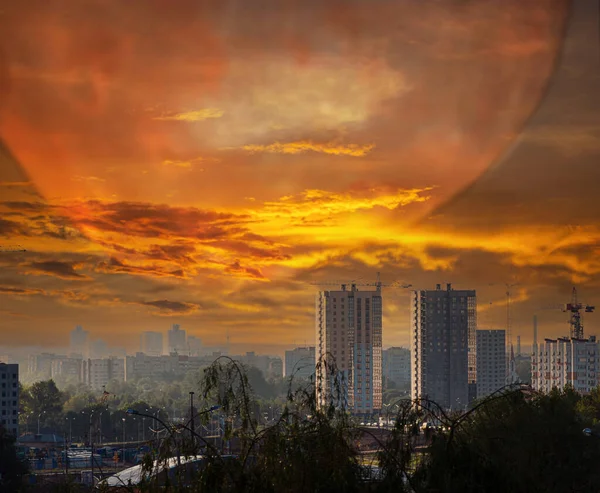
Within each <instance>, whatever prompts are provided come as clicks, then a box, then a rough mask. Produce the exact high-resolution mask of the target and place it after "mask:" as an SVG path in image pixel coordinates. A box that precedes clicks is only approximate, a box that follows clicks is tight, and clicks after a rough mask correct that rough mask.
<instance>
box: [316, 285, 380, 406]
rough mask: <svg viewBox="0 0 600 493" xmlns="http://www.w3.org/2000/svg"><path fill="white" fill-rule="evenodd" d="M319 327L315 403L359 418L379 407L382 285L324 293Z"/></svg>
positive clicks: (320, 296)
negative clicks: (365, 288) (343, 409)
mask: <svg viewBox="0 0 600 493" xmlns="http://www.w3.org/2000/svg"><path fill="white" fill-rule="evenodd" d="M315 325H316V339H317V341H316V352H315V359H316V387H317V388H316V390H317V403H318V404H319V405H320V406H324V405H327V404H329V403H331V402H333V403H334V404H335V405H338V406H341V407H345V408H347V409H349V410H351V411H353V412H354V413H356V414H369V413H372V412H373V411H375V410H379V409H381V400H382V389H381V379H382V378H381V339H382V338H381V336H382V297H381V284H378V285H377V286H376V290H375V291H359V290H358V289H357V287H356V285H354V284H353V285H351V289H350V290H347V289H346V286H345V285H342V289H341V290H340V291H321V292H320V293H319V294H318V295H317V299H316V320H315ZM325 362H326V365H325V364H324V363H325Z"/></svg>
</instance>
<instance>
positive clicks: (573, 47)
mask: <svg viewBox="0 0 600 493" xmlns="http://www.w3.org/2000/svg"><path fill="white" fill-rule="evenodd" d="M522 3H523V2H517V1H510V2H507V3H506V5H505V6H504V8H505V9H507V10H506V12H508V14H507V15H506V17H510V18H511V19H510V22H509V21H508V20H507V19H505V17H504V16H501V15H499V11H498V10H497V7H494V4H493V2H478V3H470V4H469V5H465V7H464V8H463V9H459V10H458V11H457V13H454V12H453V13H451V15H447V12H446V11H445V10H443V9H442V7H439V8H438V7H436V6H435V5H434V4H432V5H431V6H430V7H428V8H427V9H424V10H423V12H421V13H420V16H421V17H422V19H423V20H424V21H425V22H424V24H425V25H423V23H417V22H415V23H414V26H413V27H411V28H410V31H408V32H406V31H402V30H401V29H400V27H401V26H399V25H397V24H395V23H396V22H397V21H396V20H394V19H399V18H402V15H399V14H403V15H405V16H406V18H416V17H415V16H416V14H415V12H414V11H412V10H410V8H409V7H407V6H406V5H408V4H406V5H403V4H402V3H401V2H399V3H398V7H390V6H389V5H384V3H382V5H381V6H377V7H374V8H373V10H372V11H371V12H370V13H368V15H367V14H366V13H365V12H363V11H362V10H361V6H360V5H358V4H357V5H355V6H353V7H348V8H347V10H346V11H345V13H344V15H341V16H339V17H337V16H333V17H335V19H337V20H334V19H332V16H331V15H329V14H328V12H329V11H327V9H326V8H324V10H321V9H320V8H319V9H317V8H316V7H314V6H307V7H304V8H305V9H306V10H303V11H302V13H303V14H305V16H304V17H303V16H298V15H297V14H298V12H297V11H294V12H293V14H294V15H293V16H292V13H291V12H292V10H293V8H292V7H290V6H289V5H288V4H287V3H286V2H281V7H280V8H278V9H274V11H273V13H272V14H271V15H272V16H273V17H274V18H276V19H277V20H281V21H285V20H286V19H288V20H289V19H290V18H291V17H294V18H296V17H298V18H299V20H298V21H297V23H296V24H295V28H294V29H293V32H294V35H293V36H291V37H290V38H286V39H284V40H280V39H279V37H278V36H277V33H275V34H273V33H271V34H272V35H273V36H274V37H273V39H271V38H269V37H268V36H266V35H261V34H259V33H258V32H255V31H254V30H252V29H250V27H249V26H250V25H251V23H252V22H256V21H257V20H260V19H262V17H261V15H262V14H260V13H259V12H257V11H254V10H253V8H252V7H251V6H247V7H245V9H246V10H245V11H244V13H243V15H241V14H240V16H239V17H234V19H233V20H232V21H231V22H232V25H231V26H230V28H231V27H232V26H233V27H234V28H235V29H234V30H237V31H238V32H239V33H240V34H239V38H238V37H232V36H231V35H230V34H228V33H230V32H231V31H230V28H227V27H226V26H224V25H223V22H222V19H223V15H224V13H223V12H222V11H221V10H219V8H218V7H214V8H213V7H210V8H209V7H207V9H208V10H207V11H206V12H204V13H205V14H206V15H205V16H203V19H206V21H205V22H206V24H207V25H206V26H205V25H204V21H203V23H202V24H203V29H197V25H196V24H195V21H193V20H192V19H193V18H194V16H191V15H188V13H189V10H188V9H189V8H191V7H190V6H189V5H188V3H187V2H181V6H180V10H178V9H174V10H173V11H172V12H171V13H170V14H169V15H166V14H165V15H163V14H164V12H162V11H160V7H159V6H158V4H156V5H155V4H151V5H150V7H148V9H149V12H148V13H147V14H146V13H144V12H142V11H139V10H137V7H136V6H135V5H134V4H131V5H129V6H128V7H127V8H126V9H125V10H124V15H125V17H128V16H130V17H131V18H135V19H143V20H144V21H145V22H148V23H150V24H152V22H154V21H153V20H152V19H151V18H152V16H154V17H156V18H160V19H161V22H165V23H166V25H167V27H168V28H166V29H165V30H164V32H165V33H169V32H170V31H171V30H173V31H177V32H180V33H184V34H185V35H186V36H189V37H191V39H192V40H194V42H195V43H196V44H195V45H194V46H195V47H194V50H191V51H188V48H187V45H185V46H184V44H183V43H180V42H179V41H177V40H171V41H168V40H169V39H171V38H170V37H169V36H166V37H165V38H163V37H162V36H157V37H156V38H153V39H148V38H147V37H146V36H145V35H144V29H143V26H141V25H139V26H138V25H137V24H136V25H135V26H134V28H131V26H129V25H126V24H119V23H115V24H111V23H110V22H108V20H109V19H110V18H112V17H111V16H112V15H114V14H115V12H114V11H112V10H110V9H109V8H108V7H107V10H106V12H104V14H103V15H98V16H94V17H93V18H92V16H90V15H89V14H88V13H86V12H84V11H80V10H78V9H75V10H74V11H73V18H72V19H77V20H78V21H80V22H77V23H75V21H71V22H74V24H77V25H74V24H69V23H68V21H65V20H64V19H63V18H62V17H60V15H59V14H57V13H56V12H54V11H52V9H51V8H50V7H48V6H44V5H40V10H39V12H38V14H37V15H39V22H40V26H43V28H40V30H39V32H33V31H31V30H30V28H28V27H26V26H28V25H30V24H29V23H27V22H24V21H23V19H25V18H28V16H30V15H31V12H29V11H27V10H26V9H24V8H23V7H21V6H20V5H19V4H18V3H16V4H15V5H12V6H10V8H7V9H6V11H5V12H4V13H3V16H2V22H7V29H3V30H0V45H1V46H2V47H3V49H5V51H6V53H7V56H6V57H5V58H3V59H2V61H0V74H2V75H0V86H1V87H4V86H5V82H7V83H8V86H7V87H9V89H10V90H9V91H6V93H5V94H6V96H3V97H0V136H1V137H2V139H3V144H2V147H1V149H0V196H1V203H0V216H1V219H0V244H2V246H5V245H7V246H8V245H17V244H19V245H22V246H23V247H24V248H26V249H27V252H11V253H2V254H0V265H1V267H2V271H1V272H0V315H1V316H0V333H2V335H3V342H2V344H3V346H4V347H7V348H10V347H12V346H19V345H21V346H25V345H29V344H31V342H32V341H35V342H36V344H39V345H42V346H46V347H48V348H52V347H55V345H56V344H58V341H67V340H68V337H69V332H70V331H71V330H72V329H73V328H74V327H75V326H76V325H81V326H83V328H84V329H85V330H86V331H89V332H90V336H91V337H92V338H94V339H103V340H106V341H110V340H114V339H117V338H118V340H119V341H120V342H119V345H123V346H126V347H128V348H132V347H134V346H136V345H139V337H140V334H141V333H142V332H144V331H160V332H162V333H163V334H164V333H165V332H166V331H167V330H168V328H169V327H170V326H171V325H173V324H180V325H181V327H182V328H184V329H185V330H186V331H187V333H188V334H189V335H193V336H196V337H198V338H199V339H201V340H202V341H203V343H204V344H206V345H207V346H219V345H223V344H225V342H226V340H227V339H229V340H230V341H231V344H232V347H234V348H235V351H236V352H241V349H242V348H245V349H246V350H248V351H251V350H256V351H257V352H261V353H273V354H283V352H284V351H285V350H286V349H289V348H291V347H294V346H297V345H305V344H306V345H312V344H313V343H314V313H313V308H314V303H313V299H314V295H315V293H316V292H317V291H318V287H315V286H311V283H314V282H330V281H340V284H341V281H345V280H347V281H350V280H352V279H360V278H362V279H363V280H366V281H372V282H374V281H375V278H376V273H377V272H378V271H379V272H381V274H382V281H383V282H384V283H389V282H393V281H395V280H399V281H401V282H403V283H408V284H412V285H413V287H414V288H416V289H433V287H434V286H435V284H437V283H440V282H442V283H446V282H451V283H452V284H453V286H455V287H456V289H475V290H477V295H478V301H479V313H478V328H482V329H486V328H489V329H505V328H506V306H505V301H506V296H505V291H506V287H505V284H509V285H514V286H513V287H512V288H511V331H512V333H513V342H515V341H516V335H517V334H520V335H521V341H522V345H523V347H528V346H530V345H531V342H532V317H533V315H534V314H537V316H538V325H539V338H540V339H543V338H545V337H554V338H556V337H560V336H563V335H568V324H567V317H566V316H565V314H564V313H562V312H561V311H560V310H549V309H546V307H548V306H553V305H557V304H564V303H567V302H569V300H570V295H571V288H572V286H573V285H575V286H577V287H578V290H579V293H580V297H581V299H582V301H584V302H586V303H591V304H594V303H595V300H596V299H600V283H599V282H598V273H599V272H600V263H599V260H598V256H597V255H596V253H597V251H598V244H599V243H600V229H599V225H598V217H599V216H600V210H599V205H600V204H599V202H598V200H597V198H596V197H595V193H596V192H595V183H597V182H598V178H600V177H599V176H598V173H599V170H598V167H597V165H596V163H597V160H598V158H599V157H600V146H599V145H598V142H599V140H598V138H597V137H598V128H597V125H596V124H595V123H594V122H595V121H596V120H595V119H594V118H596V119H597V115H596V114H595V112H594V108H596V107H598V103H599V98H600V95H599V94H598V91H597V89H596V88H597V86H598V84H599V83H600V76H599V74H598V58H599V56H598V55H599V54H598V46H597V44H590V43H585V41H586V40H587V39H596V38H595V35H596V33H595V30H596V29H597V24H598V23H597V20H598V15H597V10H596V9H595V7H594V6H593V5H591V4H592V2H575V12H574V15H573V17H572V18H571V20H570V22H569V26H568V34H567V39H566V43H565V49H564V54H563V56H562V57H561V58H560V59H559V63H558V67H557V71H556V73H555V74H554V76H552V73H553V64H554V61H555V58H556V55H557V54H558V53H559V52H560V51H561V50H560V44H561V32H562V31H561V30H562V26H563V23H564V21H565V20H566V18H567V11H566V6H567V2H562V1H560V0H552V1H551V2H549V3H550V4H551V5H552V9H546V8H545V7H544V6H539V7H531V6H530V7H525V6H522V5H520V4H522ZM540 5H541V4H540ZM294 8H300V7H294ZM393 8H397V9H399V10H398V11H393ZM311 9H313V10H311ZM528 9H529V10H528ZM160 12H162V14H160V15H158V14H159V13H160ZM509 14H510V15H509ZM128 18H129V17H128ZM442 18H444V22H443V23H441V22H438V21H440V19H442ZM524 18H529V19H534V22H532V24H527V23H525V22H524V21H523V19H524ZM271 20H273V19H271ZM371 21H377V22H379V23H381V22H387V23H388V24H385V25H386V28H389V29H388V31H387V33H388V34H381V33H382V32H383V31H385V29H382V28H381V27H378V28H377V30H374V29H373V28H372V26H373V25H374V24H372V23H370V22H371ZM140 22H141V21H140ZM152 25H153V24H152ZM306 25H311V26H314V27H315V29H313V30H310V31H311V32H310V33H308V32H306V29H304V28H305V27H306ZM431 25H437V26H438V29H439V33H438V34H435V33H432V32H431V29H430V27H429V26H431ZM457 25H461V26H474V25H480V26H485V29H483V31H485V32H486V34H487V35H488V36H487V37H485V36H482V35H481V34H478V31H473V30H469V29H467V30H465V31H464V32H469V33H470V34H469V36H472V38H468V39H464V38H462V37H461V36H462V35H463V34H461V33H463V31H461V30H456V29H455V27H456V26H457ZM81 26H86V27H87V28H90V29H89V30H88V31H89V32H94V33H96V35H92V36H88V35H87V34H85V32H83V31H86V30H85V29H84V30H81V29H83V28H81ZM208 27H210V29H208ZM205 28H206V29H205ZM401 31H402V32H403V33H404V34H401ZM86 32H87V31H86ZM199 33H200V34H199ZM473 33H474V34H473ZM517 34H518V36H517ZM438 35H439V37H436V36H438ZM194 36H198V38H195V37H194ZM42 37H43V38H44V39H43V41H44V42H43V43H41V41H42ZM99 39H100V40H103V41H102V46H103V47H104V48H105V49H106V51H105V52H104V51H102V50H100V49H99V47H98V46H97V40H99ZM422 39H432V40H437V41H436V42H432V43H423V42H422ZM280 41H281V42H280ZM40 43H41V44H43V45H44V46H45V47H47V50H48V51H47V52H43V53H42V54H40V56H33V55H32V53H33V51H32V46H33V45H35V46H39V45H40ZM192 44H193V43H192ZM196 46H201V47H204V48H203V49H202V50H200V52H201V53H200V54H197V52H198V50H197V49H196ZM384 47H385V49H384ZM457 47H466V48H464V49H465V50H466V51H465V52H457V51H456V50H457ZM67 48H68V49H67ZM246 48H247V50H248V51H244V49H246ZM151 53H153V55H151ZM486 53H494V54H495V55H498V56H497V57H491V58H493V59H494V64H495V66H497V67H498V68H497V70H496V71H494V70H490V66H489V65H488V64H487V59H488V58H490V57H488V56H487V55H486ZM175 55H177V56H175ZM186 57H187V58H186ZM194 57H196V58H194ZM190 59H191V60H194V61H196V62H197V68H194V67H193V66H190V64H189V63H188V60H190ZM192 65H193V64H192ZM156 67H161V69H160V71H157V70H156ZM418 67H421V68H420V69H419V68H418ZM442 68H443V69H444V70H443V71H442ZM467 69H468V70H467ZM442 73H443V74H445V77H446V79H447V80H448V84H443V85H442V84H440V82H439V81H440V74H442ZM517 73H518V74H520V75H518V76H517V75H514V74H517ZM4 74H6V75H4ZM241 74H244V77H242V75H241ZM475 74H482V75H481V76H479V75H477V77H476V76H475ZM511 74H513V75H511ZM324 80H330V84H329V85H328V84H326V83H324V82H323V81H324ZM152 81H158V82H152ZM348 81H352V83H348ZM550 82H551V84H550V87H549V91H548V92H547V93H545V92H544V90H543V89H544V87H545V86H546V84H548V83H550ZM242 89H243V90H242ZM478 91H479V92H478ZM511 97H512V98H511ZM470 98H473V99H470ZM430 101H433V102H435V103H436V104H431V105H430V104H429V102H430ZM307 102H310V103H312V104H308V103H307ZM538 103H539V105H538ZM457 107H460V108H462V109H461V111H460V112H457V111H456V108H457ZM280 108H285V111H281V109H280ZM469 108H471V109H472V108H479V109H480V113H477V111H475V110H474V109H473V110H472V111H471V110H470V109H469ZM398 115H402V116H401V117H399V116H398ZM431 122H439V123H438V124H437V126H436V125H433V124H432V123H431ZM525 122H526V124H525ZM524 124H525V126H524V127H523V125H524ZM224 128H229V129H230V130H231V131H230V132H229V133H227V132H224V130H223V129H224ZM384 293H385V297H386V303H385V307H384V313H383V317H384V318H383V347H389V346H404V347H409V337H410V336H409V334H410V332H409V328H410V310H409V305H410V304H409V297H410V296H409V292H408V290H405V289H391V288H384ZM584 323H585V324H586V333H587V334H596V333H598V332H599V331H598V330H597V329H596V327H598V323H596V321H595V319H594V318H593V316H590V317H589V318H588V319H586V320H585V322H584ZM165 341H166V339H165Z"/></svg>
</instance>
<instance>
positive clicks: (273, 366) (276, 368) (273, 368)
mask: <svg viewBox="0 0 600 493" xmlns="http://www.w3.org/2000/svg"><path fill="white" fill-rule="evenodd" d="M267 376H268V377H269V378H282V377H283V361H281V358H276V357H275V358H271V360H270V361H269V371H268V373H267Z"/></svg>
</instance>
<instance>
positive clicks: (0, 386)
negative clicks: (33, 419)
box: [0, 363, 19, 437]
mask: <svg viewBox="0 0 600 493" xmlns="http://www.w3.org/2000/svg"><path fill="white" fill-rule="evenodd" d="M0 395H1V397H0V425H2V426H3V427H4V429H5V430H6V431H7V432H8V433H9V434H11V435H12V436H14V437H18V436H19V365H16V364H11V365H7V364H6V363H0Z"/></svg>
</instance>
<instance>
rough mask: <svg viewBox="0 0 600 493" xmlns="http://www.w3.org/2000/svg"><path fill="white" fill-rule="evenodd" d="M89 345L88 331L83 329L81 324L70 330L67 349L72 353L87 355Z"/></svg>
mask: <svg viewBox="0 0 600 493" xmlns="http://www.w3.org/2000/svg"><path fill="white" fill-rule="evenodd" d="M88 345H89V332H88V331H87V330H83V327H81V325H78V326H77V327H75V330H72V331H71V338H70V344H69V349H70V352H71V353H73V354H79V355H81V357H87V355H88Z"/></svg>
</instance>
